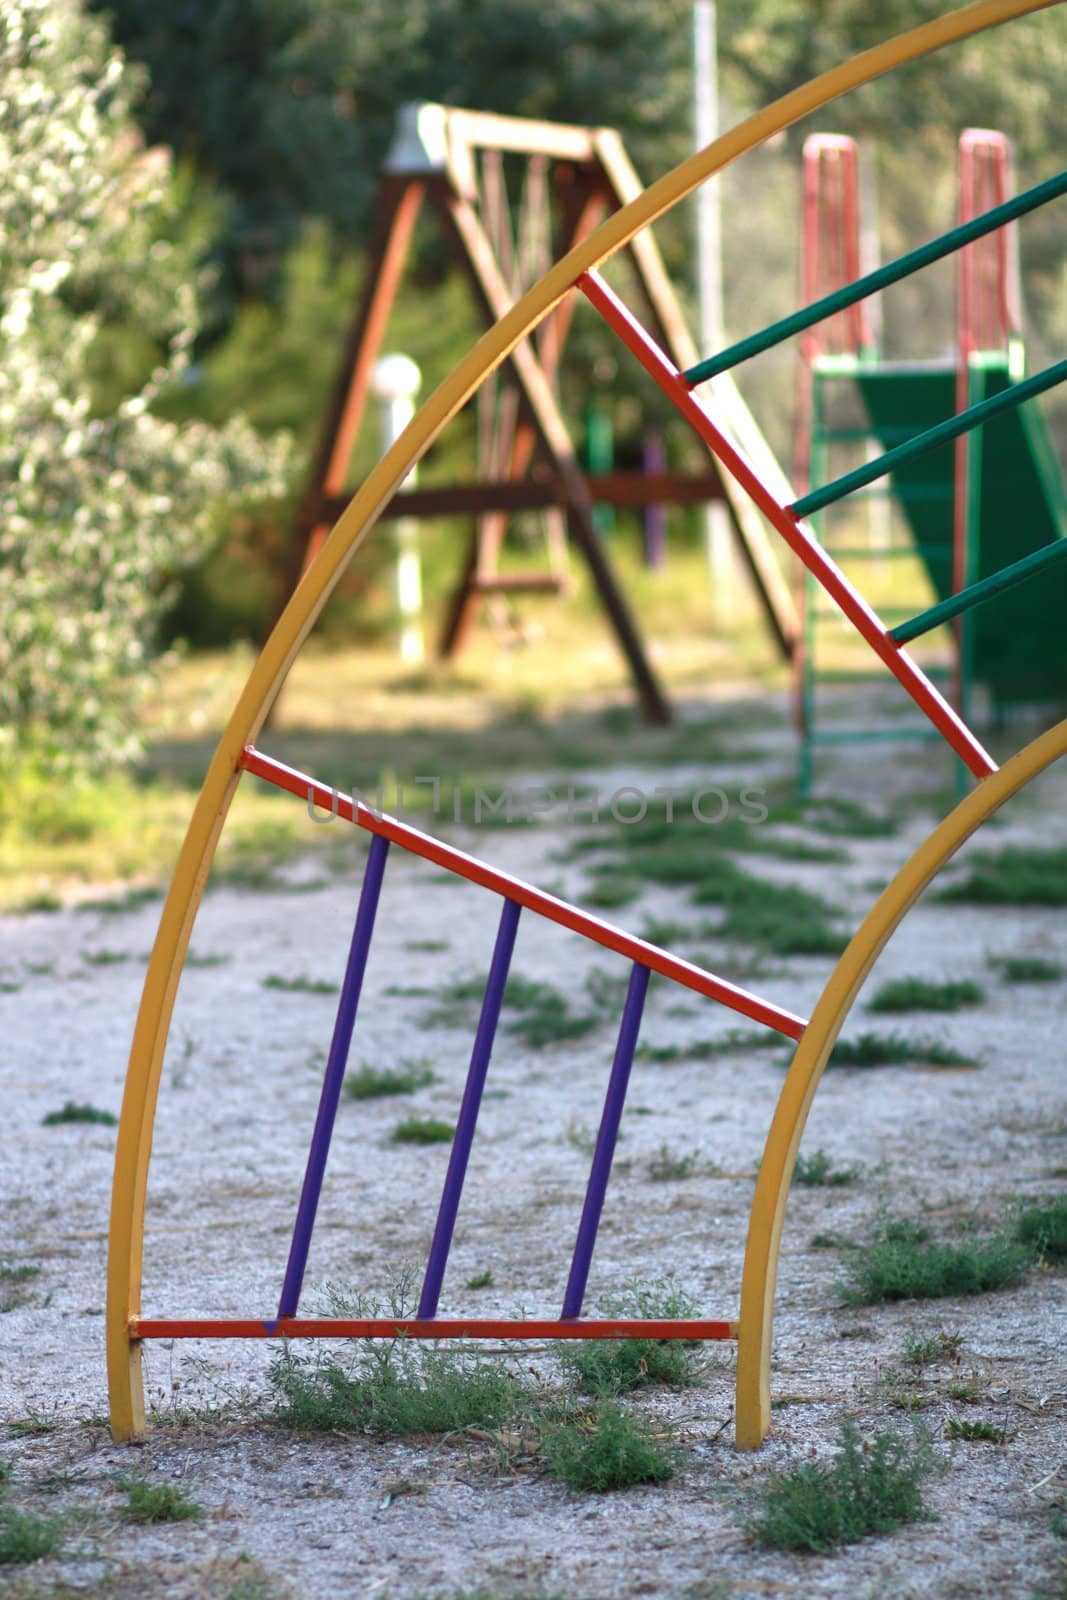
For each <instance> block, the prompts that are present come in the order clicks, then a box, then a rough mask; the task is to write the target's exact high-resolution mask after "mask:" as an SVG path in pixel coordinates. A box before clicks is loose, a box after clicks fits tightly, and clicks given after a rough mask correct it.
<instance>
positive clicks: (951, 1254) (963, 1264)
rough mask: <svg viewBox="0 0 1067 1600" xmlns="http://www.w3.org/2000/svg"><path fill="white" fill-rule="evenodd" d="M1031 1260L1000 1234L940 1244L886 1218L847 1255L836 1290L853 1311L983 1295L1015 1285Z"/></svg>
mask: <svg viewBox="0 0 1067 1600" xmlns="http://www.w3.org/2000/svg"><path fill="white" fill-rule="evenodd" d="M1032 1260H1033V1254H1032V1251H1031V1250H1028V1249H1027V1248H1026V1247H1025V1246H1024V1245H1022V1244H1019V1243H1017V1242H1016V1241H1014V1240H1012V1239H1011V1238H1009V1237H1008V1236H1007V1235H1005V1234H993V1235H990V1236H988V1237H984V1238H983V1237H981V1236H975V1237H972V1238H969V1239H967V1240H965V1241H964V1243H962V1244H941V1243H938V1242H937V1241H935V1240H934V1239H932V1237H931V1235H930V1230H929V1229H928V1228H926V1227H924V1226H923V1225H922V1224H921V1223H918V1222H915V1221H914V1220H913V1219H911V1218H907V1217H895V1218H894V1217H888V1218H885V1219H883V1221H882V1223H881V1226H880V1227H879V1229H878V1231H877V1233H876V1234H875V1237H874V1238H873V1239H872V1240H871V1241H870V1242H869V1243H868V1244H867V1245H865V1246H864V1247H863V1249H861V1250H856V1251H854V1252H853V1253H852V1256H851V1259H850V1260H849V1261H848V1263H847V1271H848V1279H847V1281H845V1282H843V1283H841V1284H840V1285H839V1287H840V1290H841V1293H842V1295H843V1297H844V1300H845V1303H846V1304H847V1305H854V1306H855V1305H879V1304H881V1303H883V1302H885V1301H891V1300H936V1299H940V1298H943V1297H945V1296H948V1295H953V1296H955V1295H964V1294H986V1293H988V1292H989V1291H990V1290H992V1289H1005V1288H1010V1287H1012V1286H1013V1285H1014V1284H1017V1283H1021V1282H1022V1279H1023V1278H1024V1277H1025V1275H1026V1272H1027V1269H1028V1268H1029V1267H1030V1265H1031V1262H1032Z"/></svg>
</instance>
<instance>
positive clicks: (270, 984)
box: [263, 972, 339, 994]
mask: <svg viewBox="0 0 1067 1600" xmlns="http://www.w3.org/2000/svg"><path fill="white" fill-rule="evenodd" d="M263 987H264V989H280V990H282V992H283V993H284V994H336V993H337V990H338V987H339V985H338V984H336V983H331V982H330V980H329V979H328V978H306V977H303V976H301V977H297V978H283V977H281V976H280V974H278V973H277V972H271V973H269V974H268V975H267V977H265V978H264V979H263Z"/></svg>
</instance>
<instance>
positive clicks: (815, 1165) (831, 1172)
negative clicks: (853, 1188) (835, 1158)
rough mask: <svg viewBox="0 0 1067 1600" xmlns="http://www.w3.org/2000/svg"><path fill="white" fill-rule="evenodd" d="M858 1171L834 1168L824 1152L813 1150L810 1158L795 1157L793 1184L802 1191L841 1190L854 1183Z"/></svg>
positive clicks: (857, 1169) (854, 1168)
mask: <svg viewBox="0 0 1067 1600" xmlns="http://www.w3.org/2000/svg"><path fill="white" fill-rule="evenodd" d="M860 1170H861V1169H860V1168H859V1167H835V1166H834V1164H833V1162H832V1161H831V1160H830V1157H829V1156H828V1155H827V1154H826V1151H825V1150H813V1151H812V1153H811V1155H810V1156H805V1155H798V1156H797V1160H796V1166H795V1167H794V1168H793V1182H794V1183H799V1184H800V1186H801V1188H804V1189H822V1188H827V1189H841V1188H844V1187H845V1185H846V1184H850V1183H855V1181H856V1179H857V1178H858V1177H859V1175H860Z"/></svg>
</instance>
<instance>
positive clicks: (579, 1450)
mask: <svg viewBox="0 0 1067 1600" xmlns="http://www.w3.org/2000/svg"><path fill="white" fill-rule="evenodd" d="M544 1449H545V1462H546V1465H547V1467H548V1470H549V1473H550V1474H551V1476H552V1477H553V1478H557V1479H558V1480H559V1481H560V1482H561V1483H564V1484H566V1486H567V1488H568V1489H574V1490H580V1489H584V1490H590V1491H592V1492H593V1493H594V1494H600V1493H603V1492H605V1491H606V1490H609V1489H629V1488H631V1487H632V1486H633V1485H634V1484H638V1483H664V1482H666V1480H667V1479H668V1478H672V1477H673V1476H674V1473H675V1469H676V1466H677V1451H676V1450H674V1449H672V1447H671V1444H670V1439H669V1436H667V1438H666V1439H662V1438H660V1437H657V1436H656V1434H655V1433H654V1432H653V1431H652V1429H651V1428H649V1427H648V1426H647V1425H645V1424H643V1423H641V1422H638V1421H636V1420H635V1419H634V1418H633V1417H632V1416H631V1415H630V1413H629V1412H628V1411H626V1410H624V1409H623V1407H622V1406H620V1405H619V1404H618V1403H617V1401H614V1400H601V1401H600V1402H599V1403H598V1404H596V1405H594V1406H591V1407H589V1408H588V1409H583V1410H580V1411H572V1412H569V1413H568V1414H567V1415H566V1416H565V1417H564V1418H563V1419H562V1420H561V1421H559V1422H557V1423H556V1424H555V1425H554V1426H550V1427H549V1429H548V1430H547V1432H546V1435H545V1441H544Z"/></svg>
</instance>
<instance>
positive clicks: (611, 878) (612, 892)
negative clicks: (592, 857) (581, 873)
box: [583, 872, 641, 911]
mask: <svg viewBox="0 0 1067 1600" xmlns="http://www.w3.org/2000/svg"><path fill="white" fill-rule="evenodd" d="M583 898H584V900H585V903H586V904H587V905H590V906H595V907H596V909H597V910H598V911H617V910H619V908H620V907H622V906H632V905H633V903H634V901H635V900H640V898H641V884H640V882H639V881H638V880H637V879H636V878H633V877H625V876H623V874H622V873H617V872H605V873H603V874H602V875H601V876H598V877H597V878H596V879H595V880H594V882H593V884H592V887H591V888H589V889H587V890H586V891H585V895H584V896H583Z"/></svg>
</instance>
